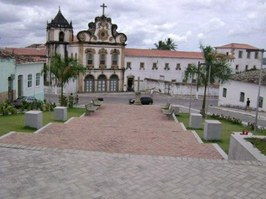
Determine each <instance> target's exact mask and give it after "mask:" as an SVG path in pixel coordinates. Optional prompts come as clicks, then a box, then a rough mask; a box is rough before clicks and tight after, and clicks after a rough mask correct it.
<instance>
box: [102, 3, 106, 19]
mask: <svg viewBox="0 0 266 199" xmlns="http://www.w3.org/2000/svg"><path fill="white" fill-rule="evenodd" d="M101 7H102V8H103V16H104V9H105V8H107V6H106V5H105V4H104V3H103V5H101Z"/></svg>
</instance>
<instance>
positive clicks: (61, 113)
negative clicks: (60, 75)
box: [54, 106, 67, 121]
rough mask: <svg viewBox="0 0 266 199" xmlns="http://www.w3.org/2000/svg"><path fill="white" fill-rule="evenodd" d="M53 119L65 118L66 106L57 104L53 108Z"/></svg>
mask: <svg viewBox="0 0 266 199" xmlns="http://www.w3.org/2000/svg"><path fill="white" fill-rule="evenodd" d="M54 119H55V120H60V121H66V120H67V107H65V106H57V107H55V108H54Z"/></svg>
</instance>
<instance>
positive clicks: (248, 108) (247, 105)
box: [246, 98, 250, 111]
mask: <svg viewBox="0 0 266 199" xmlns="http://www.w3.org/2000/svg"><path fill="white" fill-rule="evenodd" d="M246 111H250V100H249V98H248V99H247V103H246Z"/></svg>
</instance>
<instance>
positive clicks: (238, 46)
mask: <svg viewBox="0 0 266 199" xmlns="http://www.w3.org/2000/svg"><path fill="white" fill-rule="evenodd" d="M216 48H229V49H258V48H256V47H254V46H251V45H249V44H239V43H230V44H226V45H223V46H218V47H216Z"/></svg>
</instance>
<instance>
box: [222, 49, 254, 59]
mask: <svg viewBox="0 0 266 199" xmlns="http://www.w3.org/2000/svg"><path fill="white" fill-rule="evenodd" d="M254 53H255V54H254V58H255V59H258V58H259V52H254ZM226 55H227V56H228V55H229V52H227V53H226ZM238 58H239V59H241V58H244V56H243V51H242V50H240V51H238ZM246 58H247V59H250V58H251V52H248V51H247V56H246Z"/></svg>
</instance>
